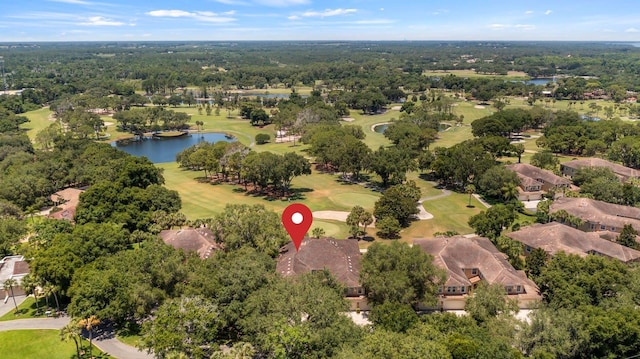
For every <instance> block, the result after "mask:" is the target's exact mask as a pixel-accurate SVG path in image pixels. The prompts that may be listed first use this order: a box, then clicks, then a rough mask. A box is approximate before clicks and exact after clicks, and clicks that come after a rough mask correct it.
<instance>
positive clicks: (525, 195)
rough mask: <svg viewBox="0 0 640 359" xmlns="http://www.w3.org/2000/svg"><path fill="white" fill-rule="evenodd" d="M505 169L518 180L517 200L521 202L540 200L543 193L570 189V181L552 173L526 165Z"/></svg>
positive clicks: (519, 164)
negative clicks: (512, 173)
mask: <svg viewBox="0 0 640 359" xmlns="http://www.w3.org/2000/svg"><path fill="white" fill-rule="evenodd" d="M506 168H508V169H510V170H512V171H513V172H515V173H516V174H517V175H518V178H519V179H520V187H519V192H520V194H519V199H520V200H521V201H526V200H536V199H540V198H542V195H543V194H544V193H545V192H548V191H550V190H558V189H563V188H569V187H571V181H570V180H568V179H566V178H564V177H560V176H557V175H555V174H554V173H553V172H551V171H548V170H545V169H542V168H538V167H536V166H532V165H529V164H526V163H514V164H510V165H507V166H506Z"/></svg>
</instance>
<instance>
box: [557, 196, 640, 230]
mask: <svg viewBox="0 0 640 359" xmlns="http://www.w3.org/2000/svg"><path fill="white" fill-rule="evenodd" d="M561 210H564V211H566V212H567V213H568V214H570V215H571V216H574V217H577V218H580V219H581V220H582V221H583V223H582V224H581V225H580V226H578V227H577V228H578V229H580V230H582V231H585V232H593V231H611V232H618V233H619V232H621V231H622V228H623V227H624V225H625V224H630V225H631V226H632V227H633V228H634V229H635V230H636V231H638V232H640V208H637V207H630V206H622V205H619V204H612V203H607V202H602V201H596V200H594V199H589V198H569V197H562V198H558V199H556V200H555V201H553V203H551V206H549V213H550V214H552V213H556V212H558V211H561Z"/></svg>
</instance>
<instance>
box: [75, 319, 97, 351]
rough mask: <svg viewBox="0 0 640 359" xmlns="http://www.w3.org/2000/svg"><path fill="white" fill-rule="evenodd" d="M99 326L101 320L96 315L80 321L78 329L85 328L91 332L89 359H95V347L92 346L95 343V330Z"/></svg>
mask: <svg viewBox="0 0 640 359" xmlns="http://www.w3.org/2000/svg"><path fill="white" fill-rule="evenodd" d="M98 324H100V319H98V317H96V316H95V315H92V316H90V317H89V318H85V319H80V320H79V321H78V327H80V328H84V329H86V330H87V332H89V358H93V346H92V344H91V343H92V342H93V328H94V327H95V326H97V325H98Z"/></svg>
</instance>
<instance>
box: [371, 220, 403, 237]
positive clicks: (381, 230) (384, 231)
mask: <svg viewBox="0 0 640 359" xmlns="http://www.w3.org/2000/svg"><path fill="white" fill-rule="evenodd" d="M376 229H377V230H378V232H377V234H378V236H380V237H382V238H398V233H400V231H401V230H402V226H400V222H398V220H397V219H395V218H393V217H382V218H380V219H378V220H377V221H376Z"/></svg>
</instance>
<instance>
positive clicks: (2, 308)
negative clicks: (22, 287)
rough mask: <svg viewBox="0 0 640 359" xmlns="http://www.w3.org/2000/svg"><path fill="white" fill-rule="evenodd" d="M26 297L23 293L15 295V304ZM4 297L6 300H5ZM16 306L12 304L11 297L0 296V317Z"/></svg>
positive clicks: (18, 303)
mask: <svg viewBox="0 0 640 359" xmlns="http://www.w3.org/2000/svg"><path fill="white" fill-rule="evenodd" d="M26 298H27V297H25V296H24V295H16V304H17V305H20V304H22V302H24V300H25V299H26ZM5 299H6V301H5ZM14 309H16V307H15V306H14V305H13V299H12V298H11V297H8V298H2V297H0V317H1V316H3V315H5V314H7V313H9V312H11V311H13V310H14Z"/></svg>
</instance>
